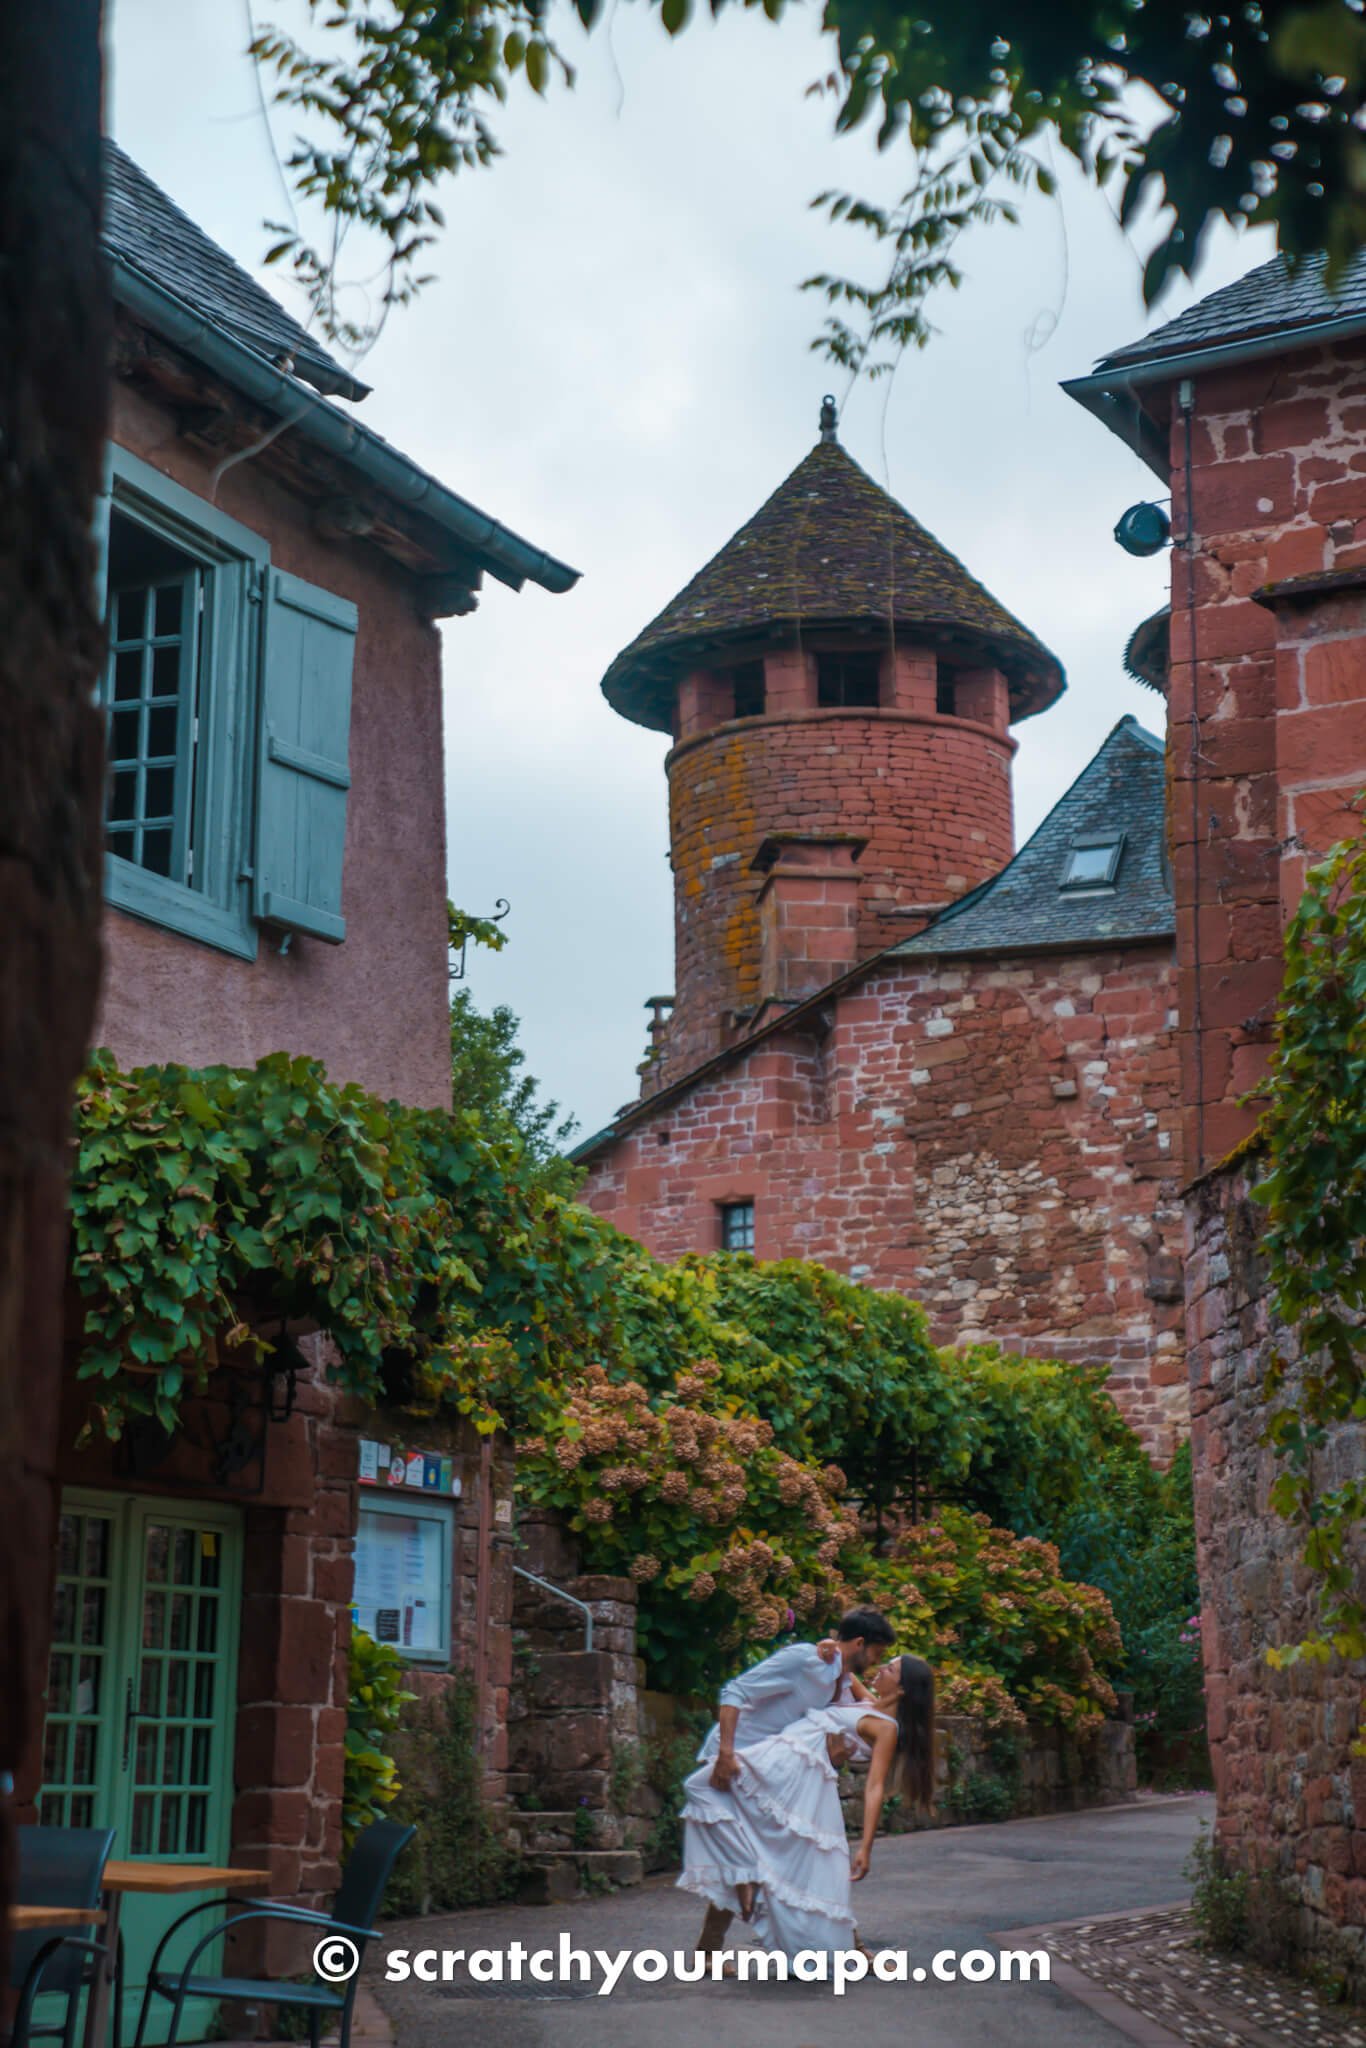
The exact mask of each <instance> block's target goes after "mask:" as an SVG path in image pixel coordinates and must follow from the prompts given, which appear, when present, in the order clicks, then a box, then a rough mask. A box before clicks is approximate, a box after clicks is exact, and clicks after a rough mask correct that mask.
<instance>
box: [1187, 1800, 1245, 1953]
mask: <svg viewBox="0 0 1366 2048" xmlns="http://www.w3.org/2000/svg"><path fill="white" fill-rule="evenodd" d="M1182 1875H1183V1876H1185V1877H1188V1878H1189V1879H1190V1886H1191V1912H1192V1914H1193V1916H1194V1919H1195V1924H1196V1926H1197V1927H1198V1928H1199V1929H1200V1934H1201V1938H1202V1940H1203V1941H1204V1943H1205V1945H1206V1947H1208V1948H1212V1949H1225V1950H1232V1951H1233V1952H1234V1953H1235V1954H1238V1953H1241V1952H1242V1951H1243V1950H1245V1949H1246V1947H1247V1936H1248V1889H1249V1887H1248V1879H1247V1875H1246V1873H1245V1872H1243V1871H1241V1870H1239V1871H1233V1870H1230V1869H1229V1867H1228V1865H1227V1863H1226V1862H1225V1860H1224V1854H1223V1851H1222V1850H1221V1849H1220V1847H1219V1845H1218V1843H1217V1842H1216V1841H1215V1840H1214V1837H1213V1836H1212V1834H1211V1833H1210V1829H1209V1824H1208V1822H1207V1821H1201V1823H1200V1832H1199V1834H1198V1835H1197V1836H1196V1838H1195V1845H1194V1847H1193V1848H1192V1850H1191V1852H1190V1855H1189V1856H1188V1857H1187V1859H1186V1863H1185V1866H1184V1869H1183V1871H1182Z"/></svg>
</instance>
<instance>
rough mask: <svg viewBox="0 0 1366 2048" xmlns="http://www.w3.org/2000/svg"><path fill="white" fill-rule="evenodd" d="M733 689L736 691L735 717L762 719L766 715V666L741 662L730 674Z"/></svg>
mask: <svg viewBox="0 0 1366 2048" xmlns="http://www.w3.org/2000/svg"><path fill="white" fill-rule="evenodd" d="M730 679H731V685H732V688H733V689H734V691H735V716H736V717H737V718H762V717H763V715H764V665H763V663H762V662H761V661H745V662H741V664H740V666H739V667H738V668H733V669H732V670H731V672H730Z"/></svg>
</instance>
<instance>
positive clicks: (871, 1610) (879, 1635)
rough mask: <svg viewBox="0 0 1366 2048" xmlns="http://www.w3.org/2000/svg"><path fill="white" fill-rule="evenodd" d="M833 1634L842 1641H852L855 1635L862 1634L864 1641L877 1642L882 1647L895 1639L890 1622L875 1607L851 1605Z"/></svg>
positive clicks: (885, 1646)
mask: <svg viewBox="0 0 1366 2048" xmlns="http://www.w3.org/2000/svg"><path fill="white" fill-rule="evenodd" d="M835 1634H836V1635H837V1636H838V1637H839V1639H840V1641H841V1642H842V1643H852V1642H853V1640H854V1638H855V1637H856V1636H862V1637H863V1640H864V1642H865V1643H877V1644H880V1645H881V1646H882V1647H883V1648H884V1649H886V1648H889V1647H890V1645H891V1644H892V1643H894V1642H895V1641H896V1632H895V1630H894V1629H893V1627H892V1624H891V1623H890V1621H888V1619H887V1617H886V1615H885V1614H879V1613H878V1611H877V1609H876V1607H851V1608H850V1609H849V1612H848V1613H847V1614H846V1615H845V1617H844V1619H843V1621H842V1622H841V1623H840V1625H839V1627H838V1628H837V1629H836V1630H835Z"/></svg>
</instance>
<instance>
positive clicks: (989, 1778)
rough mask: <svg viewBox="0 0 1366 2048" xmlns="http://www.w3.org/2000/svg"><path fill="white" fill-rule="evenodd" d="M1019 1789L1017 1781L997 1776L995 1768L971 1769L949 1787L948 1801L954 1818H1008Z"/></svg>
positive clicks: (970, 1819)
mask: <svg viewBox="0 0 1366 2048" xmlns="http://www.w3.org/2000/svg"><path fill="white" fill-rule="evenodd" d="M1018 1791H1019V1786H1018V1780H1016V1781H1014V1782H1012V1781H1011V1780H1010V1779H1009V1778H1000V1777H997V1776H996V1774H995V1772H994V1771H969V1772H968V1774H967V1776H966V1777H965V1778H959V1779H957V1780H956V1781H955V1783H954V1784H953V1785H952V1786H951V1787H950V1789H949V1795H948V1799H947V1801H946V1804H947V1806H948V1809H949V1812H950V1813H951V1814H952V1815H953V1818H954V1819H955V1820H960V1821H966V1822H970V1821H979V1820H992V1821H996V1820H1009V1819H1010V1817H1011V1815H1012V1814H1013V1813H1014V1811H1015V1801H1016V1798H1017V1796H1018Z"/></svg>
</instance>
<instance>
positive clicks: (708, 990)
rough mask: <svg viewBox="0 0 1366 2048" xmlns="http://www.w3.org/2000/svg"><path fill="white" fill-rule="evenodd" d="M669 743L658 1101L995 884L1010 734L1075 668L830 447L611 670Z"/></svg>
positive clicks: (1006, 825)
mask: <svg viewBox="0 0 1366 2048" xmlns="http://www.w3.org/2000/svg"><path fill="white" fill-rule="evenodd" d="M602 687H603V691H604V694H605V695H606V697H607V700H608V702H609V703H610V704H611V705H612V706H613V708H614V709H615V710H617V711H619V712H620V713H621V714H622V716H623V717H625V718H630V719H634V720H635V721H636V723H637V724H640V725H646V726H650V727H653V728H654V729H655V730H657V731H660V732H671V733H672V735H673V739H674V746H673V750H672V752H671V753H670V754H669V757H668V761H667V773H668V777H669V798H670V847H671V859H672V864H673V871H674V913H675V973H676V977H677V980H676V996H675V998H674V1000H673V1005H672V1015H671V1016H669V1017H667V1018H666V1017H665V1016H664V1015H663V1014H662V1013H663V1012H664V1011H666V1010H667V1009H668V1008H669V999H667V998H656V999H655V1002H654V1008H655V1026H654V1031H653V1044H652V1049H651V1057H650V1058H649V1059H648V1060H647V1061H646V1063H645V1066H644V1068H643V1069H642V1072H643V1076H644V1092H646V1093H650V1092H653V1090H654V1089H655V1088H657V1087H660V1086H662V1085H664V1084H665V1083H666V1082H670V1081H673V1080H676V1079H678V1078H679V1077H680V1076H681V1075H682V1074H684V1073H687V1072H689V1071H691V1070H692V1069H693V1068H694V1067H696V1066H698V1065H700V1064H701V1063H702V1062H703V1061H705V1060H706V1059H708V1058H710V1057H711V1056H712V1055H713V1054H714V1053H717V1052H720V1051H721V1050H723V1049H724V1048H725V1047H727V1046H730V1045H733V1044H734V1043H736V1041H737V1040H738V1039H741V1038H743V1037H745V1036H747V1035H748V1034H749V1033H750V1032H751V1031H752V1030H753V1029H754V1028H755V1027H756V1025H757V1024H759V1023H761V1022H763V1021H764V1020H765V1019H766V1018H767V1017H769V1016H771V1015H772V1014H773V1009H774V1006H775V1005H778V1006H787V1005H790V1004H792V1003H794V1002H797V1001H799V1000H800V999H801V998H802V997H804V996H809V995H811V994H813V993H815V992H816V991H817V990H818V989H820V988H822V987H824V986H826V985H827V984H828V983H830V982H832V981H835V980H836V979H838V977H839V976H840V974H841V973H842V972H844V971H845V970H846V969H849V968H852V967H854V966H856V965H857V964H858V963H859V962H860V961H862V960H865V959H867V958H868V956H869V955H870V954H872V953H874V952H876V951H878V950H879V949H880V948H881V947H883V946H886V945H890V944H894V943H895V942H896V941H897V940H898V939H904V938H908V937H910V936H911V935H912V934H913V933H914V932H915V931H917V930H918V929H919V928H920V925H921V924H923V923H924V921H925V920H926V918H928V917H929V916H930V915H931V913H932V912H933V911H934V910H936V909H938V908H941V907H942V906H943V905H944V904H946V903H947V902H949V901H951V900H952V899H953V898H955V897H957V896H961V895H962V894H963V893H964V892H965V891H966V890H968V889H972V888H974V887H975V886H976V885H977V884H978V883H979V882H983V881H985V880H986V879H987V878H988V876H990V875H993V874H995V873H996V872H997V870H998V869H999V868H1001V867H1002V866H1003V865H1004V863H1005V862H1006V861H1007V860H1008V859H1009V858H1010V855H1011V852H1012V851H1013V845H1014V834H1013V826H1012V815H1011V777H1010V762H1011V755H1012V754H1013V752H1014V746H1015V743H1014V741H1013V740H1012V738H1011V736H1010V727H1011V725H1012V724H1013V723H1014V722H1015V721H1016V720H1018V719H1021V718H1026V717H1029V716H1030V715H1031V714H1032V713H1034V712H1037V711H1042V710H1044V709H1046V707H1047V706H1048V705H1049V704H1051V703H1052V702H1053V701H1054V700H1055V699H1056V698H1057V697H1058V696H1059V695H1060V694H1061V692H1062V690H1063V688H1064V683H1063V677H1062V671H1061V669H1060V668H1059V666H1058V663H1057V661H1056V660H1055V659H1054V657H1053V656H1052V655H1051V654H1050V653H1049V652H1048V650H1047V648H1046V647H1044V646H1042V645H1041V644H1040V642H1039V641H1038V640H1036V639H1035V637H1034V636H1033V634H1032V633H1030V632H1029V631H1028V629H1027V628H1026V627H1024V626H1022V625H1021V624H1020V623H1019V621H1018V620H1017V619H1015V618H1013V617H1012V616H1011V614H1010V613H1009V612H1007V611H1006V610H1005V609H1004V607H1003V606H1002V605H1000V604H998V603H997V601H996V599H995V598H994V597H992V596H991V595H990V593H989V592H988V591H986V590H984V589H983V588H982V586H981V584H979V583H977V582H975V581H974V579H973V578H972V577H971V576H970V575H969V574H968V572H967V570H966V569H965V568H964V567H963V565H962V564H961V563H960V562H959V561H957V560H956V559H955V558H954V556H952V555H951V554H949V553H948V551H947V549H945V548H943V547H941V546H940V544H939V542H938V541H937V540H935V538H934V536H933V535H932V534H930V533H928V532H927V531H926V530H925V528H924V527H923V526H921V525H919V524H918V522H917V521H916V520H914V519H913V518H912V517H911V516H910V514H909V513H908V512H906V511H905V510H904V509H903V507H902V506H900V505H898V504H897V502H896V500H895V499H894V498H892V497H890V496H889V495H888V494H887V492H885V491H884V490H882V489H881V487H880V486H879V485H878V484H876V483H874V482H873V480H872V478H871V477H870V476H868V475H867V474H866V472H865V471H863V470H862V469H860V468H859V466H858V464H857V463H856V462H854V461H853V460H852V458H851V457H850V456H849V455H848V454H846V452H845V450H844V449H843V448H842V447H841V446H840V443H839V441H838V438H837V435H836V421H835V408H834V404H833V402H832V401H831V400H829V399H827V400H826V401H825V404H824V406H823V407H822V412H821V437H820V440H819V441H818V442H817V444H816V446H815V447H814V448H813V449H812V450H811V452H810V454H809V455H808V456H807V457H806V458H805V460H804V461H802V462H800V463H799V464H798V465H797V467H796V469H794V470H793V472H792V474H791V475H790V476H789V477H788V478H787V480H786V481H785V482H784V483H782V484H780V485H779V487H778V489H777V490H776V491H775V492H774V493H773V496H772V497H771V498H770V499H769V500H768V502H767V503H766V504H765V505H763V506H762V507H761V508H760V510H759V511H758V512H757V513H756V514H755V515H754V517H753V518H752V519H751V520H750V521H749V523H748V525H746V526H743V527H742V528H741V529H740V531H739V532H738V533H737V534H736V535H735V536H734V538H733V539H732V540H730V541H729V542H728V543H727V544H726V546H725V547H724V548H722V550H721V552H720V553H719V554H718V555H716V556H714V557H713V559H712V560H711V561H710V562H708V564H707V565H706V567H705V568H704V569H702V570H700V571H699V572H698V574H697V575H696V576H694V577H693V579H692V581H691V582H690V583H689V584H688V585H687V587H686V588H685V589H684V590H683V591H681V592H680V593H679V595H678V596H677V597H676V598H674V600H673V602H672V603H671V604H669V605H666V606H665V608H664V610H663V611H662V612H661V613H660V614H659V617H658V618H657V619H655V620H654V621H653V623H652V624H651V625H649V626H647V627H646V628H645V630H644V632H643V633H641V634H640V635H639V637H638V638H637V639H636V640H634V641H633V642H632V643H631V645H630V646H629V647H628V648H626V649H625V651H624V652H623V653H621V654H619V655H618V656H617V658H616V660H615V661H614V662H613V663H612V666H611V668H610V669H609V670H608V671H607V674H606V676H605V677H604V678H603V684H602Z"/></svg>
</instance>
